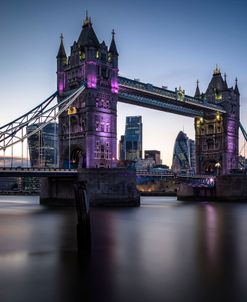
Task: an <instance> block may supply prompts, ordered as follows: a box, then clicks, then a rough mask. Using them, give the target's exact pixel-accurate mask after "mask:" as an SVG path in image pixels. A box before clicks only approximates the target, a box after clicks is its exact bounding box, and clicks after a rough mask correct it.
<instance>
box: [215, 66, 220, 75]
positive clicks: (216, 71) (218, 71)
mask: <svg viewBox="0 0 247 302" xmlns="http://www.w3.org/2000/svg"><path fill="white" fill-rule="evenodd" d="M217 74H220V69H219V67H218V64H216V68H215V70H214V75H217Z"/></svg>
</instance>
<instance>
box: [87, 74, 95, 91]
mask: <svg viewBox="0 0 247 302" xmlns="http://www.w3.org/2000/svg"><path fill="white" fill-rule="evenodd" d="M96 84H97V78H96V76H95V75H88V77H87V87H88V88H96Z"/></svg>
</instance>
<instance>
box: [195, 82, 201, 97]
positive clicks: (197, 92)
mask: <svg viewBox="0 0 247 302" xmlns="http://www.w3.org/2000/svg"><path fill="white" fill-rule="evenodd" d="M200 97H201V93H200V89H199V81H198V80H197V81H196V92H195V98H200Z"/></svg>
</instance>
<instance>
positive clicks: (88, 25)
mask: <svg viewBox="0 0 247 302" xmlns="http://www.w3.org/2000/svg"><path fill="white" fill-rule="evenodd" d="M77 43H78V44H79V45H80V46H81V47H82V48H83V47H85V46H93V47H99V40H98V38H97V36H96V34H95V32H94V29H93V26H92V21H91V18H89V17H88V13H87V14H86V19H85V20H84V22H83V26H82V31H81V33H80V36H79V39H78V41H77Z"/></svg>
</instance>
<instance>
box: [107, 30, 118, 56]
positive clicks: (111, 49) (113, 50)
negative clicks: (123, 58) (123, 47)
mask: <svg viewBox="0 0 247 302" xmlns="http://www.w3.org/2000/svg"><path fill="white" fill-rule="evenodd" d="M111 34H112V40H111V45H110V49H109V52H110V53H112V54H115V55H117V56H118V51H117V46H116V43H115V34H116V33H115V31H114V29H113V30H112V32H111Z"/></svg>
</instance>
